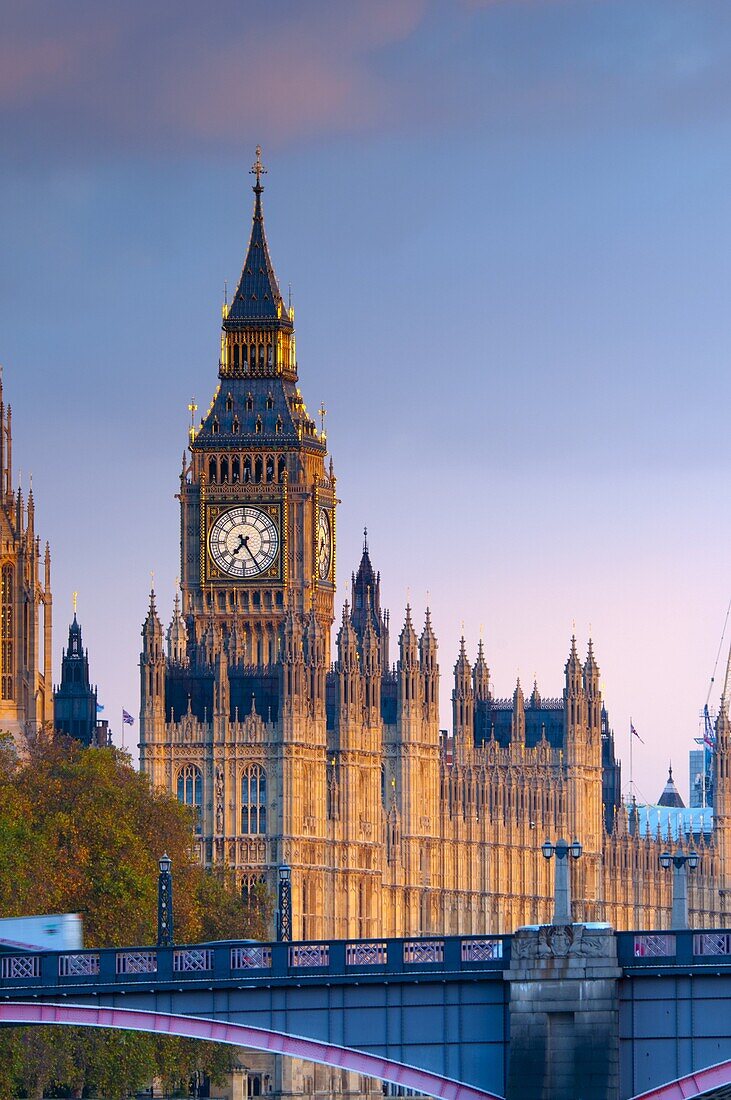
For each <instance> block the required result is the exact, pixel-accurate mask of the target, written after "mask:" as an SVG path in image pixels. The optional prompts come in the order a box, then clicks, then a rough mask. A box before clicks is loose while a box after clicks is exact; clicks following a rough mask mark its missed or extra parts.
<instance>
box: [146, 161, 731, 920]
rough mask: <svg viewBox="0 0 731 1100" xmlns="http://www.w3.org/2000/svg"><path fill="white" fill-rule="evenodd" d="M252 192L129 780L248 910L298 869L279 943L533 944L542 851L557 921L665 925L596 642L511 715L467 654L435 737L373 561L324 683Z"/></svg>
mask: <svg viewBox="0 0 731 1100" xmlns="http://www.w3.org/2000/svg"><path fill="white" fill-rule="evenodd" d="M255 171H256V176H257V179H256V186H255V187H254V192H255V205H254V217H253V225H252V231H251V239H250V242H249V247H248V251H247V255H246V259H245V262H244V267H243V270H242V274H241V279H240V282H239V285H238V287H237V290H236V294H235V296H234V299H233V301H232V302H231V303H230V304H228V303H226V304H225V305H224V309H223V326H222V339H221V353H220V362H219V383H218V387H217V389H216V391H215V394H214V397H213V400H212V402H211V405H210V408H209V409H208V411H207V413H206V414H205V416H203V418H202V419H201V421H200V423H199V424H198V425H197V426H196V425H193V426H192V427H191V432H190V441H189V450H188V452H187V453H185V454H184V456H183V464H182V471H181V475H180V486H179V493H178V499H179V501H180V510H181V582H180V593H179V595H178V596H176V600H175V607H174V610H173V616H172V621H171V622H170V626H169V628H168V629H167V634H166V633H165V631H164V630H163V626H162V623H161V620H160V617H159V615H158V611H157V607H156V601H155V595H154V593H152V594H151V598H150V606H149V612H148V615H147V618H146V620H145V624H144V627H143V647H142V653H141V659H140V673H141V711H140V759H141V767H142V768H143V769H144V770H145V771H146V772H147V773H148V774H149V776H150V777H151V779H152V780H153V782H154V783H155V784H157V785H159V786H162V787H165V788H167V789H169V790H171V791H173V792H175V793H176V794H177V796H178V797H179V798H180V799H182V800H184V801H186V802H188V803H190V804H192V805H195V806H196V808H197V811H198V844H199V848H200V856H201V859H202V861H203V862H204V863H205V864H207V865H217V864H218V865H220V864H224V863H225V864H228V865H229V866H231V867H233V868H235V870H236V872H237V874H238V875H239V877H240V881H241V886H242V890H243V891H244V892H247V891H248V890H249V889H250V888H251V887H252V886H253V885H254V884H255V883H257V882H259V881H262V882H265V883H266V884H268V886H269V887H270V888H271V889H272V890H274V889H275V887H276V879H277V867H278V865H280V864H282V863H285V862H286V863H288V864H289V865H290V866H291V868H292V909H293V914H294V925H293V935H294V938H297V939H299V938H304V939H318V938H320V937H327V938H334V937H343V938H345V937H365V938H367V937H371V936H376V935H377V936H408V935H412V934H414V935H417V934H418V935H423V934H429V933H440V932H445V933H457V932H464V933H482V932H494V933H497V932H507V931H511V930H513V929H515V928H517V927H519V926H520V925H523V924H538V923H541V922H546V921H548V920H549V919H550V914H551V904H552V901H551V899H552V875H553V868H552V866H551V865H550V864H549V863H548V862H547V861H546V860H545V859H544V858H543V856H542V854H541V850H540V846H541V844H542V842H543V840H544V839H545V838H546V837H547V836H548V837H550V838H552V839H553V840H556V839H558V838H559V837H562V836H563V837H566V838H568V839H569V840H573V839H575V838H576V839H578V840H579V841H580V842H581V844H582V845H583V852H584V854H583V856H582V858H581V859H580V860H579V861H578V863H577V864H576V865H575V866H574V867H573V868H572V874H573V876H574V879H573V898H574V901H573V919H574V920H577V921H598V920H605V921H610V922H611V923H612V924H613V925H614V926H615V927H616V928H619V929H624V928H632V927H636V928H639V927H642V928H657V927H662V926H664V925H666V924H667V922H668V920H669V914H670V904H671V898H670V890H671V882H670V876H669V875H666V874H665V873H664V872H663V871H662V870H661V868H660V866H659V863H658V856H659V853H660V851H661V850H662V849H663V848H664V847H665V846H666V845H667V843H668V842H667V839H666V838H664V837H662V836H659V835H657V834H655V835H639V833H638V831H637V829H636V828H634V827H633V822H632V820H629V819H628V816H627V813H626V811H625V809H624V808H623V807H622V806H621V803H620V799H619V772H618V765H617V764H616V762H615V760H614V751H613V743H612V735H611V731H610V729H609V723H608V718H607V714H606V710H605V708H604V706H603V701H602V695H601V691H600V687H599V668H598V666H597V662H596V659H595V655H594V651H593V646H592V644H591V642H589V644H588V650H587V653H586V656H585V657H583V658H580V656H579V653H578V651H577V647H576V641H575V639H572V640H571V645H570V651H569V655H568V660H567V662H566V665H565V669H564V676H563V689H562V692H561V695H560V697H559V698H556V699H553V700H551V699H543V698H542V697H541V695H540V693H539V691H538V687H537V685H534V688H533V691H532V693H531V695H530V697H529V699H528V700H527V701H526V699H525V697H524V694H523V690H522V688H521V686H520V683H518V684H517V686H516V688H515V691H514V693H513V695H512V698H508V699H502V700H501V699H497V698H496V697H495V696H494V694H493V688H492V682H491V678H490V673H489V669H488V665H487V661H486V657H485V653H484V650H483V647H482V645H480V648H479V651H478V654H477V658H476V660H475V662H474V665H473V664H472V663H471V662H470V661H469V659H468V656H467V652H466V648H465V644H464V641H462V644H461V647H460V651H459V655H458V658H457V661H456V664H455V667H454V688H453V693H452V699H453V730H452V732H451V735H449V736H445V735H444V734H443V733H442V732H440V729H439V683H440V669H439V663H438V659H437V649H438V647H437V639H436V636H435V633H434V629H433V626H432V623H431V617H430V614H429V611H428V610H427V611H426V614H425V616H424V619H423V623H420V625H419V629H418V631H417V628H416V626H415V624H414V621H413V614H412V611H411V609H410V608H408V607H407V608H406V612H405V616H404V620H403V627H402V629H401V631H400V634H399V637H398V659H397V661H396V663H395V665H392V664H391V662H390V654H389V619H388V613H387V612H385V611H384V610H382V608H381V597H380V577H379V576H378V574H377V573H376V572H375V571H374V570H373V567H372V564H371V559H370V551H369V548H368V545H367V543H366V544H365V545H364V551H363V559H362V561H361V564H360V568H359V570H358V573H357V575H356V576H354V577H353V578H352V585H351V592H350V597H351V599H350V600H349V601H348V602H346V603H345V605H344V607H343V610H342V616H341V621H340V625H339V630H338V633H337V645H336V653H335V660H334V663H331V656H330V636H331V627H332V623H333V621H334V606H335V564H336V561H335V551H336V510H337V504H338V500H337V497H336V479H335V474H334V468H333V463H332V460H329V459H328V455H327V441H326V436H325V432H324V425H323V423H321V424H320V427H319V428H318V426H317V425H316V423H315V421H314V420H313V419H312V418H311V417H310V415H309V414H308V412H307V409H306V406H305V403H304V400H303V398H302V395H301V392H300V390H299V387H298V373H297V360H296V354H295V338H294V311H293V310H292V309H291V308H290V307H287V306H286V305H285V303H284V302H283V300H282V296H281V293H280V291H279V286H278V284H277V280H276V276H275V274H274V269H273V266H272V263H271V259H270V256H269V250H268V246H267V242H266V236H265V232H264V219H263V212H262V202H261V193H262V186H261V172H262V169H261V165H260V162H259V161H257V165H255ZM321 415H322V420H323V421H324V410H322V411H321ZM727 725H728V719H727V718H726V717H725V708H724V707H722V708H721V718H720V719H719V723H718V752H717V754H716V767H717V786H716V792H717V795H716V818H715V824H714V832H713V835H712V837H711V839H710V841H707V840H706V839H705V838H704V836H703V835H700V836H699V837H697V838H696V844H697V848H698V853H699V856H700V866H699V869H698V871H696V872H695V873H694V875H693V876H692V878H691V884H690V908H691V920H692V921H693V922H694V923H696V924H698V925H712V924H715V923H717V922H725V923H726V924H727V923H728V917H727V915H726V901H725V898H726V896H727V895H726V893H725V892H722V891H726V890H727V889H728V887H729V884H730V883H729V877H730V873H731V808H730V807H731V777H730V776H729V734H728V730H727V728H726V727H727ZM683 843H685V842H683Z"/></svg>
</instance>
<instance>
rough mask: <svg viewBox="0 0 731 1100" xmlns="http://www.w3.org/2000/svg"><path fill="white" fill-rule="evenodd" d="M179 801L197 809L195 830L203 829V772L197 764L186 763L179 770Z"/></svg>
mask: <svg viewBox="0 0 731 1100" xmlns="http://www.w3.org/2000/svg"><path fill="white" fill-rule="evenodd" d="M178 802H182V803H183V805H184V806H193V808H194V809H195V831H196V832H197V833H199V832H200V831H201V806H202V804H203V774H202V772H201V770H200V768H197V767H196V766H195V764H186V765H185V767H183V768H181V769H180V771H179V772H178Z"/></svg>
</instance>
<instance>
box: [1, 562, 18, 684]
mask: <svg viewBox="0 0 731 1100" xmlns="http://www.w3.org/2000/svg"><path fill="white" fill-rule="evenodd" d="M13 578H14V573H13V567H12V565H4V566H3V568H2V581H0V604H1V605H2V623H1V624H0V648H1V653H0V658H1V659H0V672H1V675H2V692H1V694H2V697H3V699H12V698H13V666H14V660H13V658H14V652H13V633H14V630H15V622H14V618H13Z"/></svg>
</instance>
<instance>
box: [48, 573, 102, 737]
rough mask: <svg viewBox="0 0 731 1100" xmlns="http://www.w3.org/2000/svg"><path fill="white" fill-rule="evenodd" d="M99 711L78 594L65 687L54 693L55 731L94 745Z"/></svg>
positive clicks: (65, 655)
mask: <svg viewBox="0 0 731 1100" xmlns="http://www.w3.org/2000/svg"><path fill="white" fill-rule="evenodd" d="M96 707H97V695H96V688H95V687H92V685H91V683H90V680H89V653H88V651H87V650H85V649H84V644H83V642H82V639H81V626H80V625H79V620H78V619H77V617H76V593H74V618H73V621H72V623H71V625H70V626H69V641H68V646H67V648H66V649H65V650H64V651H63V658H62V661H61V683H60V685H59V687H57V688H56V690H55V691H54V693H53V724H54V728H55V729H56V730H58V732H59V733H65V734H66V735H67V736H68V737H76V738H77V739H78V740H80V741H82V742H83V743H84V744H85V745H91V744H93V743H94V740H95V737H96V732H97V719H96Z"/></svg>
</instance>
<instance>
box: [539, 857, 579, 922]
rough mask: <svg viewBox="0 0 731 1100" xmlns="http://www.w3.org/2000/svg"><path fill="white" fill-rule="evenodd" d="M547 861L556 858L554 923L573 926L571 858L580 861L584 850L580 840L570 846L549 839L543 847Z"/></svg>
mask: <svg viewBox="0 0 731 1100" xmlns="http://www.w3.org/2000/svg"><path fill="white" fill-rule="evenodd" d="M541 851H542V852H543V855H544V856H545V858H546V859H552V858H553V856H555V857H556V878H555V883H554V903H553V923H554V924H571V884H570V881H569V856H571V858H572V859H578V858H579V856H580V855H581V853H582V851H583V849H582V847H581V845H580V844H579V842H578V840H575V841H574V842H573V844H568V843H567V842H566V841H565V840H559V841H558V843H557V844H552V843H551V841H550V840H548V838H546V841H545V843H544V844H542V845H541Z"/></svg>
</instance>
